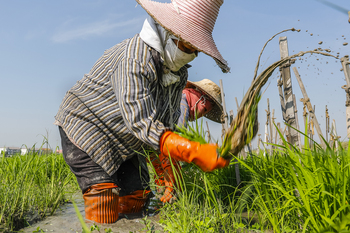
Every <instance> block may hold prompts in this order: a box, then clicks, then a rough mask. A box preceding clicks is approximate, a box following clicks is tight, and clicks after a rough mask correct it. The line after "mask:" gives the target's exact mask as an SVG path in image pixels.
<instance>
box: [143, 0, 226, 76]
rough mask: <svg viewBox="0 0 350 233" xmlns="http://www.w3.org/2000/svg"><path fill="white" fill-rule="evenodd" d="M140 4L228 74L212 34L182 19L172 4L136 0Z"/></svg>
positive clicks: (157, 20)
mask: <svg viewBox="0 0 350 233" xmlns="http://www.w3.org/2000/svg"><path fill="white" fill-rule="evenodd" d="M136 1H137V3H138V4H140V5H141V6H142V8H143V9H145V10H146V12H147V13H148V14H149V15H150V16H151V17H152V18H153V19H154V20H155V21H156V22H157V23H159V24H160V25H161V26H162V27H163V28H165V29H166V30H168V31H169V32H170V33H172V34H173V35H175V36H176V37H179V38H181V40H182V41H184V42H185V43H187V44H189V45H191V46H192V47H194V48H195V49H197V50H198V51H199V52H203V53H205V54H207V55H208V56H211V57H212V58H213V59H214V60H215V61H216V63H217V64H218V66H219V67H220V68H221V70H222V72H224V73H227V72H229V71H230V68H229V67H228V65H227V62H226V60H225V59H224V58H223V57H222V55H221V54H220V52H219V50H218V49H217V47H216V45H215V42H214V39H213V37H212V34H211V32H210V31H208V30H203V27H198V26H197V25H195V24H194V23H193V22H191V21H189V20H186V19H185V17H182V16H181V14H179V13H178V12H177V11H176V10H175V9H174V7H173V5H172V4H171V3H160V2H154V1H151V0H136ZM174 22H176V23H174Z"/></svg>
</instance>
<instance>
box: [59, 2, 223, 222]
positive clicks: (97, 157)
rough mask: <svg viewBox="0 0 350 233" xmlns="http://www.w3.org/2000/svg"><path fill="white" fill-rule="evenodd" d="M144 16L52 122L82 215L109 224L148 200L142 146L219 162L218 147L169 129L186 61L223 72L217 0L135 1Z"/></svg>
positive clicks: (206, 164) (207, 164)
mask: <svg viewBox="0 0 350 233" xmlns="http://www.w3.org/2000/svg"><path fill="white" fill-rule="evenodd" d="M136 1H137V2H138V4H140V5H141V6H142V7H143V8H144V9H145V10H146V11H147V13H148V14H149V15H150V16H151V17H149V18H148V19H147V20H145V22H144V25H143V27H142V30H141V32H140V34H136V35H135V36H134V37H133V38H130V39H126V40H124V41H122V42H121V43H119V44H117V45H115V46H113V47H112V48H110V49H108V50H106V51H105V52H104V54H103V56H102V57H101V58H100V59H99V60H97V62H96V63H95V64H94V66H93V67H92V69H91V70H90V72H89V73H88V74H86V75H84V77H83V78H82V79H81V80H80V81H78V82H77V83H76V84H75V85H74V86H73V87H72V88H71V89H70V90H69V91H68V92H67V93H66V95H65V97H64V99H63V101H62V103H61V105H60V108H59V111H58V113H57V115H56V116H55V119H56V121H55V124H57V125H58V126H59V131H60V135H61V139H62V150H63V156H64V158H65V161H66V162H67V164H68V165H69V166H70V168H71V171H72V172H73V173H74V174H75V176H76V178H77V181H78V183H79V186H80V188H81V190H82V192H83V197H84V202H85V217H86V219H89V220H92V221H95V222H99V223H113V222H115V221H117V219H118V213H133V212H138V211H140V210H141V209H142V207H143V206H144V205H145V203H146V201H147V200H148V198H149V193H150V189H149V187H148V182H149V175H148V170H147V163H146V159H145V157H144V156H142V152H143V150H145V149H147V148H153V149H154V150H158V151H159V153H160V154H162V155H164V156H163V158H164V159H168V156H169V154H170V155H171V157H172V158H174V159H176V160H178V161H184V162H188V163H191V162H193V163H195V164H196V165H197V166H198V167H200V168H201V169H202V170H203V171H213V170H214V169H217V168H222V167H225V166H227V165H228V164H229V161H227V160H225V159H223V158H220V157H219V156H218V154H217V149H218V148H217V145H214V144H205V145H199V143H196V142H192V141H189V140H187V139H184V138H182V137H180V136H178V135H177V134H175V133H173V132H172V130H174V123H176V122H177V121H178V118H179V116H180V114H181V111H180V102H181V97H182V90H183V89H184V88H185V86H186V83H187V75H188V73H187V68H188V65H187V63H189V62H191V61H192V60H193V59H194V58H195V57H197V55H198V52H203V53H205V54H207V55H209V56H211V57H213V58H214V60H215V61H216V63H217V64H218V66H219V67H220V68H221V69H222V71H223V72H228V71H229V68H228V66H227V62H226V61H225V60H224V59H223V58H222V56H221V54H220V53H219V51H218V50H217V48H216V46H215V43H214V40H213V38H212V30H213V27H214V24H215V21H216V18H217V15H218V12H219V8H220V6H221V5H222V3H223V0H174V1H172V3H158V2H154V1H151V0H136Z"/></svg>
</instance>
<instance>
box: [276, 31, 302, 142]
mask: <svg viewBox="0 0 350 233" xmlns="http://www.w3.org/2000/svg"><path fill="white" fill-rule="evenodd" d="M279 45H280V54H281V58H286V57H288V56H289V53H288V43H287V37H286V36H284V37H280V38H279ZM290 65H291V61H289V62H288V63H286V64H285V65H283V66H281V67H280V72H281V76H282V82H283V88H284V100H285V116H286V119H287V120H288V121H287V123H288V125H290V126H292V127H293V128H294V129H297V126H296V122H295V110H294V104H293V90H292V79H291V75H290ZM288 128H289V127H288ZM294 129H288V134H289V137H288V138H289V141H290V143H291V144H292V145H296V146H299V145H298V144H299V141H298V132H297V131H296V130H294Z"/></svg>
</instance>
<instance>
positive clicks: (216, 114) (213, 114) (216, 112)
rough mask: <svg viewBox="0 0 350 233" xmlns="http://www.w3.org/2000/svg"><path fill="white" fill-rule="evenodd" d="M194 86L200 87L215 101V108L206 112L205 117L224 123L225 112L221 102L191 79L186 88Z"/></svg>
mask: <svg viewBox="0 0 350 233" xmlns="http://www.w3.org/2000/svg"><path fill="white" fill-rule="evenodd" d="M194 87H195V88H198V89H199V90H200V91H202V92H204V93H205V94H206V95H207V96H209V97H210V99H211V100H212V102H213V103H214V106H213V108H212V109H211V110H210V111H209V112H208V113H207V114H205V115H204V117H206V118H208V119H209V120H212V121H214V122H217V123H220V124H221V123H222V116H223V112H224V110H223V107H222V105H221V103H219V102H218V101H217V100H216V99H215V98H214V97H213V96H212V95H211V94H210V93H208V92H207V91H205V90H204V89H203V88H201V87H200V86H197V85H196V84H194V83H193V82H191V81H187V84H186V87H185V88H194Z"/></svg>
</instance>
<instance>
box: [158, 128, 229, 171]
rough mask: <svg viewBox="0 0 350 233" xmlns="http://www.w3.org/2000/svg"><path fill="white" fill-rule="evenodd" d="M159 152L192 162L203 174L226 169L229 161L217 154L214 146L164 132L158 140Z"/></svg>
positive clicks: (216, 148) (216, 147)
mask: <svg viewBox="0 0 350 233" xmlns="http://www.w3.org/2000/svg"><path fill="white" fill-rule="evenodd" d="M159 145H160V152H161V153H163V154H164V155H170V156H171V157H172V158H174V159H176V160H179V161H184V162H187V163H191V162H193V163H194V164H196V165H197V166H198V167H199V168H200V169H202V170H203V171H205V172H211V171H213V170H215V169H217V168H223V167H227V166H228V165H229V163H230V161H229V160H226V159H223V158H221V157H220V156H219V154H218V146H217V145H215V144H202V145H201V144H200V143H199V142H193V141H190V140H188V139H186V138H183V137H181V136H180V135H178V134H176V133H173V132H171V131H166V132H165V133H163V135H162V137H161V138H160V142H159Z"/></svg>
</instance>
